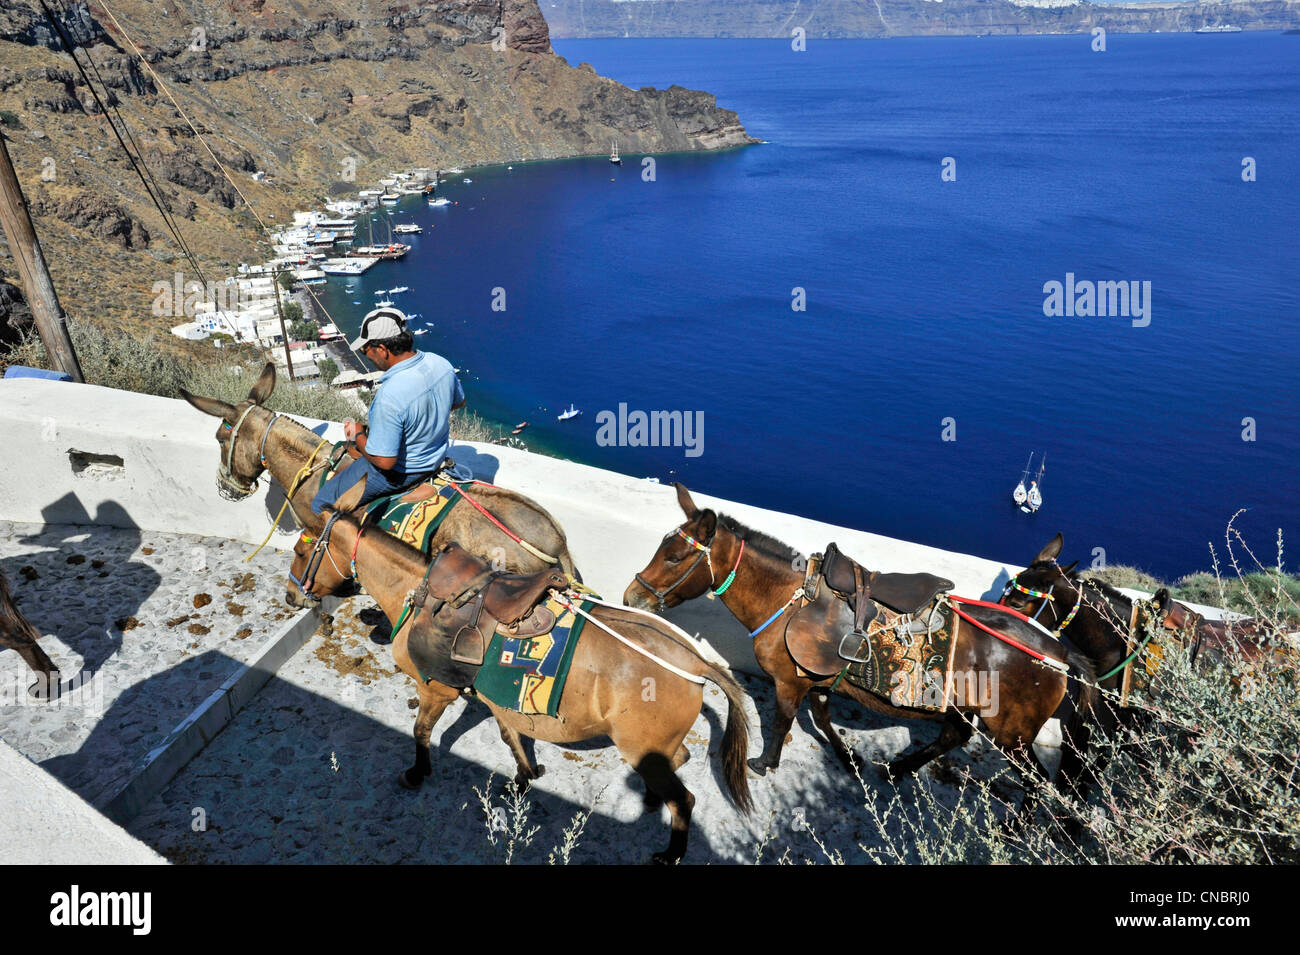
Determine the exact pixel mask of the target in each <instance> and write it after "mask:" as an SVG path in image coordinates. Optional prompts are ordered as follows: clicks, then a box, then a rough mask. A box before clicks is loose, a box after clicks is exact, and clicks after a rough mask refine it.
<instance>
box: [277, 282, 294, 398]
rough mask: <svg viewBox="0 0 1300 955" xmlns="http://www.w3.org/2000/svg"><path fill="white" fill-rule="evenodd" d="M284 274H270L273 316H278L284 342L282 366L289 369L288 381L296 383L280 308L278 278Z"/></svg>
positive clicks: (281, 338)
mask: <svg viewBox="0 0 1300 955" xmlns="http://www.w3.org/2000/svg"><path fill="white" fill-rule="evenodd" d="M283 274H284V273H283V272H281V271H280V270H279V269H275V270H273V271H272V272H271V275H272V276H273V278H272V279H271V288H273V289H274V290H275V314H277V315H279V316H280V340H281V341H283V342H284V364H285V367H287V368H288V369H289V380H290V381H296V380H297V379H295V378H294V377H293V356H292V355H290V354H289V332H288V330H287V329H286V328H285V327H284V309H282V308H281V307H280V276H281V275H283Z"/></svg>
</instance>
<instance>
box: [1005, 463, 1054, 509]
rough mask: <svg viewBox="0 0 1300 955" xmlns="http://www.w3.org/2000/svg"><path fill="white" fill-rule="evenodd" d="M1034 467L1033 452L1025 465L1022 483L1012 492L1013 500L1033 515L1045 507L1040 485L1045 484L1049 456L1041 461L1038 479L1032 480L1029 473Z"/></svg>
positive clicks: (1021, 478)
mask: <svg viewBox="0 0 1300 955" xmlns="http://www.w3.org/2000/svg"><path fill="white" fill-rule="evenodd" d="M1033 466H1034V453H1033V452H1032V451H1031V452H1029V461H1028V463H1027V464H1026V465H1025V470H1024V472H1023V474H1022V475H1021V477H1020V483H1019V484H1017V485H1016V489H1015V490H1014V491H1012V492H1011V500H1012V501H1013V502H1015V505H1016V506H1017V507H1019V508H1020V510H1022V511H1023V512H1024V513H1026V514H1033V513H1034V512H1035V511H1037V510H1038V509H1039V508H1040V507H1042V506H1043V492H1042V490H1041V489H1040V485H1041V484H1042V483H1043V472H1044V471H1046V470H1047V455H1046V454H1044V455H1043V456H1042V458H1040V459H1039V462H1038V477H1037V478H1034V479H1032V480H1031V479H1030V477H1029V472H1030V471H1031V470H1032V469H1033ZM1026 481H1028V482H1029V486H1028V487H1026V486H1025V482H1026Z"/></svg>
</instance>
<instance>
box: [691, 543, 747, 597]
mask: <svg viewBox="0 0 1300 955" xmlns="http://www.w3.org/2000/svg"><path fill="white" fill-rule="evenodd" d="M686 539H687V540H691V539H690V538H689V537H687V538H686ZM691 543H695V542H694V541H691ZM744 556H745V542H744V541H743V540H742V541H741V542H740V553H739V554H737V555H736V566H734V567H732V568H731V573H729V574H727V579H726V580H724V581H723V582H722V586H721V587H719V588H718V589H717V590H715V591H714V592H713V596H715V597H721V596H722V595H723V594H725V593H726V592H727V588H728V587H730V586H731V583H732V581H734V580H735V579H736V571H738V570H739V569H740V558H742V557H744ZM712 572H713V564H712V563H710V564H709V573H712Z"/></svg>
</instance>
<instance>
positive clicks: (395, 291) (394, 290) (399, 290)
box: [388, 285, 411, 295]
mask: <svg viewBox="0 0 1300 955" xmlns="http://www.w3.org/2000/svg"><path fill="white" fill-rule="evenodd" d="M410 290H411V288H410V286H409V285H399V286H397V288H390V289H389V290H388V294H389V295H400V294H401V293H402V292H409V291H410Z"/></svg>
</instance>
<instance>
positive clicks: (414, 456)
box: [311, 308, 465, 514]
mask: <svg viewBox="0 0 1300 955" xmlns="http://www.w3.org/2000/svg"><path fill="white" fill-rule="evenodd" d="M414 342H415V340H414V339H413V338H412V337H411V333H410V332H408V331H407V330H406V316H405V315H403V314H402V312H400V311H399V310H398V309H395V308H377V309H375V310H374V311H373V312H370V313H369V314H367V315H366V317H365V318H364V319H363V320H362V322H361V334H360V336H359V337H358V338H357V340H356V341H355V342H353V343H352V348H353V350H354V351H356V352H358V353H359V354H361V355H363V356H365V357H366V358H367V359H369V360H370V362H371V363H372V364H374V365H375V366H376V367H377V368H378V369H379V370H380V371H382V372H383V373H384V374H383V376H382V377H381V378H380V379H379V385H378V387H377V388H376V389H375V397H374V400H373V401H371V403H370V425H369V428H368V429H362V427H361V426H360V425H358V424H357V422H355V421H352V420H351V419H349V420H347V421H345V422H344V423H343V434H344V436H345V437H346V438H347V439H348V441H350V442H353V443H352V444H351V445H350V446H349V447H348V451H347V453H348V454H349V455H350V456H351V457H353V458H354V459H355V460H354V461H353V462H352V463H351V464H350V465H348V466H347V467H346V468H344V469H343V470H341V471H339V472H338V473H337V474H335V475H334V477H332V478H331V479H330V480H328V481H326V482H325V484H324V485H323V486H322V487H321V489H320V491H319V492H318V493H317V495H316V496H315V498H313V499H312V502H311V509H312V513H314V514H320V513H321V511H322V510H323V509H324V508H326V507H328V506H332V505H333V504H334V503H335V502H336V501H338V499H339V497H340V496H342V495H343V493H344V492H345V491H347V490H348V489H350V488H351V487H353V486H354V485H356V484H357V483H358V482H360V481H361V480H362V479H363V478H364V479H365V482H366V490H365V493H364V494H363V495H362V497H361V501H360V505H359V506H364V505H365V504H368V503H370V502H371V501H373V500H375V499H376V498H379V497H382V496H384V495H386V494H396V493H398V492H400V491H405V490H407V489H409V488H412V487H414V486H415V485H417V484H419V483H421V482H422V481H426V480H428V479H429V478H431V477H433V475H435V474H436V473H437V472H438V470H439V469H440V468H441V467H442V464H443V459H444V458H446V456H447V449H448V446H449V443H450V424H449V419H450V417H451V413H452V412H453V411H454V410H456V409H457V408H460V407H463V406H464V404H465V391H464V389H463V388H462V387H461V384H460V379H459V378H457V377H456V370H455V369H454V368H452V366H451V364H450V363H449V362H448V361H447V359H445V358H443V357H442V356H440V355H435V354H433V353H432V352H417V351H416V350H415V343H414Z"/></svg>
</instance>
